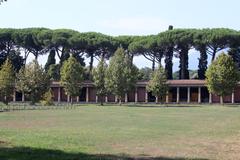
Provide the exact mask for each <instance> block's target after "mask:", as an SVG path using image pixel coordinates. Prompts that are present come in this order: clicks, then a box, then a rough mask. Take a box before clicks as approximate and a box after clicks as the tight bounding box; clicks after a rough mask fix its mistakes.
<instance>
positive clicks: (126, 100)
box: [125, 93, 128, 103]
mask: <svg viewBox="0 0 240 160" xmlns="http://www.w3.org/2000/svg"><path fill="white" fill-rule="evenodd" d="M125 103H128V94H127V93H125Z"/></svg>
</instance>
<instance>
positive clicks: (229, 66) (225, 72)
mask: <svg viewBox="0 0 240 160" xmlns="http://www.w3.org/2000/svg"><path fill="white" fill-rule="evenodd" d="M206 80H207V87H208V90H209V92H210V93H213V94H216V95H218V96H220V103H221V104H223V97H224V96H227V95H230V94H231V93H232V92H233V90H234V88H235V87H236V85H237V83H238V81H239V71H238V68H237V66H236V64H235V63H234V61H233V59H232V57H231V56H229V55H226V54H224V53H222V54H220V55H219V56H218V57H217V59H216V60H215V61H213V62H212V64H211V65H210V66H209V68H208V69H207V72H206Z"/></svg>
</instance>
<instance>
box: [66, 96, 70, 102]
mask: <svg viewBox="0 0 240 160" xmlns="http://www.w3.org/2000/svg"><path fill="white" fill-rule="evenodd" d="M67 102H68V103H69V102H70V96H69V95H67Z"/></svg>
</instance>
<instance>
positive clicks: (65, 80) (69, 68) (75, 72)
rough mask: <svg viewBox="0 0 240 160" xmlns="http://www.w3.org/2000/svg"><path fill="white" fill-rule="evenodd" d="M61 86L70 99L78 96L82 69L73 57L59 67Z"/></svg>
mask: <svg viewBox="0 0 240 160" xmlns="http://www.w3.org/2000/svg"><path fill="white" fill-rule="evenodd" d="M60 74H61V79H60V81H61V85H62V86H63V87H64V90H65V92H66V94H67V95H69V96H70V97H71V103H72V98H73V97H74V96H78V95H79V94H80V89H81V87H82V81H83V67H82V66H81V65H80V63H79V62H78V61H77V60H76V59H75V58H74V57H73V56H70V58H68V59H67V60H66V61H65V62H64V63H63V66H62V67H61V72H60Z"/></svg>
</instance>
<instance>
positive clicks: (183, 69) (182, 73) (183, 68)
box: [179, 46, 189, 79]
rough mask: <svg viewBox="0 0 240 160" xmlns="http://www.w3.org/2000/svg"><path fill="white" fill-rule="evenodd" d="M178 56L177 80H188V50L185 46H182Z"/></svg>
mask: <svg viewBox="0 0 240 160" xmlns="http://www.w3.org/2000/svg"><path fill="white" fill-rule="evenodd" d="M179 55H180V64H179V68H180V70H179V79H189V70H188V48H187V47H186V46H183V47H182V48H181V51H180V53H179Z"/></svg>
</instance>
